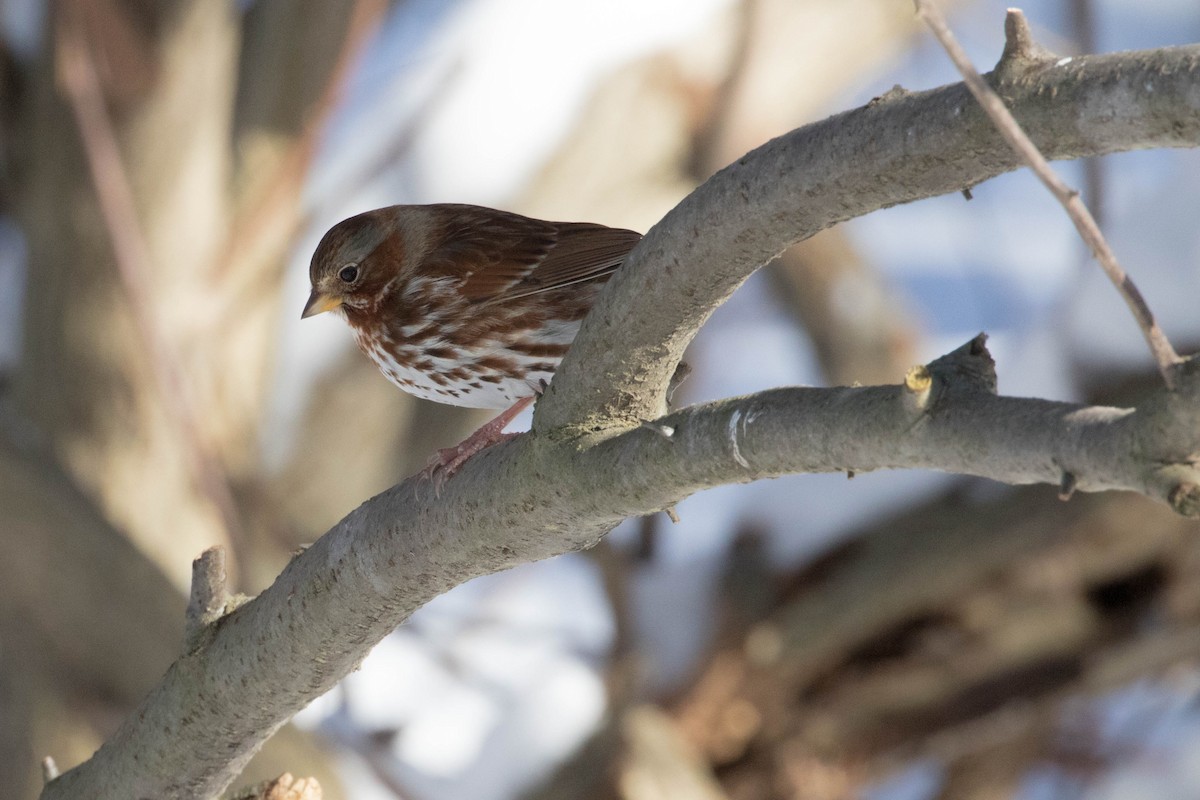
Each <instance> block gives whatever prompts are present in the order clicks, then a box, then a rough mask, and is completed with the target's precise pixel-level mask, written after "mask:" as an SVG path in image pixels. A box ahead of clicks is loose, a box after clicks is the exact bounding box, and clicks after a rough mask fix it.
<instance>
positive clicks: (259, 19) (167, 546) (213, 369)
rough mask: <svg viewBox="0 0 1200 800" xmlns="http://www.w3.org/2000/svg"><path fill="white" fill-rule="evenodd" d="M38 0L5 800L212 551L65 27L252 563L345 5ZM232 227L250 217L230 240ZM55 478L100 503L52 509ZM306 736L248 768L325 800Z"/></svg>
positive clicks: (11, 548) (7, 467) (20, 193)
mask: <svg viewBox="0 0 1200 800" xmlns="http://www.w3.org/2000/svg"><path fill="white" fill-rule="evenodd" d="M362 5H367V4H365V3H364V4H362ZM375 5H376V6H377V7H378V8H377V10H379V9H382V3H377V4H375ZM51 6H52V8H51V13H50V15H49V17H50V19H49V20H48V25H47V31H46V39H45V43H44V45H43V48H42V51H41V53H40V54H39V56H38V58H37V60H36V61H35V62H33V63H32V64H29V65H21V66H20V67H19V68H18V67H13V65H11V64H9V65H8V68H9V70H10V72H12V73H14V74H11V75H10V78H11V79H12V80H13V81H15V82H19V86H20V89H21V91H20V92H13V93H10V94H6V95H5V96H4V99H3V102H4V106H5V108H4V113H5V122H6V125H10V126H11V130H12V132H13V134H14V135H12V136H11V137H6V141H5V142H4V144H5V147H6V148H7V149H8V152H7V153H6V155H7V156H8V157H9V163H8V164H7V165H6V167H7V169H9V170H10V177H11V183H10V184H7V185H6V188H9V189H11V190H12V192H13V194H12V196H11V197H8V198H6V203H7V204H8V206H9V207H10V208H11V210H12V211H13V213H15V214H17V215H18V217H19V222H20V224H21V226H22V229H23V232H24V234H25V236H26V239H27V242H28V251H29V261H28V280H27V281H26V287H27V289H26V296H25V301H24V337H23V347H24V353H23V360H22V362H21V365H20V367H19V371H18V372H17V374H16V376H15V379H14V387H13V395H14V399H15V401H16V408H15V409H11V410H10V409H8V408H5V409H4V410H3V414H4V423H5V427H6V429H9V430H11V431H15V432H17V434H18V436H19V437H20V438H21V439H22V440H29V441H33V442H44V443H45V445H46V446H47V449H48V450H49V451H50V453H52V456H51V458H52V459H54V460H57V461H59V462H60V463H61V464H62V465H63V467H64V469H65V473H63V474H60V473H57V472H56V471H55V470H56V468H55V467H54V466H51V465H50V464H49V463H48V461H47V460H46V459H45V458H43V457H42V455H39V456H37V457H29V456H28V454H20V453H18V452H17V451H15V450H9V449H7V445H6V446H5V449H0V479H2V480H0V495H2V496H0V507H3V508H4V509H5V521H4V525H3V527H2V528H0V563H2V564H3V569H0V573H2V574H0V583H3V585H4V587H5V593H4V606H3V607H2V610H3V614H2V615H0V635H2V638H3V640H4V641H5V643H6V644H5V650H4V654H3V663H0V670H2V671H0V694H3V695H4V696H7V697H10V698H17V699H19V702H14V703H13V704H11V705H8V704H5V707H6V709H7V711H6V714H7V717H6V720H5V722H6V724H5V726H4V729H5V730H6V731H8V732H10V733H12V734H13V735H12V736H6V737H3V738H2V739H0V746H2V747H3V748H4V749H3V751H2V752H3V753H4V756H5V758H3V759H0V761H2V762H3V763H4V764H5V765H7V769H6V771H5V775H4V779H3V782H2V783H0V785H4V786H5V787H6V788H7V789H8V790H9V794H11V796H14V797H22V796H30V795H31V794H36V791H37V790H38V785H37V784H39V783H40V780H39V779H38V778H37V775H36V772H37V759H40V758H41V757H42V756H44V755H51V754H52V755H54V756H56V758H57V759H58V761H59V763H60V765H62V766H64V767H66V766H70V765H72V764H74V763H75V762H77V761H79V760H82V759H83V758H85V757H86V756H88V755H90V753H91V751H92V750H93V749H94V748H95V747H96V746H97V745H98V744H99V742H101V741H102V740H103V739H104V738H105V737H107V736H108V735H109V734H110V733H111V730H112V728H113V726H115V724H116V723H117V722H119V720H120V719H121V718H122V717H123V716H124V714H125V713H126V712H127V710H128V709H129V708H130V707H132V705H133V704H135V703H136V702H137V701H138V700H139V699H140V698H141V697H142V696H143V695H144V694H145V692H146V691H147V690H148V689H149V687H151V686H152V685H153V684H154V682H155V681H157V680H158V679H159V677H160V676H161V674H162V671H163V670H164V669H165V668H166V667H167V665H169V664H170V662H171V661H172V660H173V659H174V658H175V657H176V656H177V654H178V648H179V647H180V642H181V636H182V626H183V606H184V603H183V597H182V595H181V594H180V592H179V589H180V588H181V587H186V585H187V580H188V577H189V576H190V565H191V560H192V559H193V558H194V557H195V556H196V555H198V554H199V553H200V551H201V550H203V549H204V548H205V547H207V546H209V545H211V544H214V543H217V542H223V541H227V540H228V539H229V538H230V531H228V530H226V526H225V524H224V523H223V521H222V519H221V516H220V514H219V513H218V512H217V510H216V509H214V507H213V505H212V503H211V501H210V500H209V498H208V497H206V496H205V495H204V493H203V492H201V491H200V490H199V489H198V488H197V483H196V480H195V476H194V474H193V472H192V470H191V468H190V466H189V461H188V459H187V457H186V455H185V453H186V443H185V442H184V441H183V438H184V435H183V434H182V432H181V430H180V428H179V426H178V424H177V421H176V419H175V415H174V410H173V409H172V408H171V407H170V403H171V401H170V399H169V398H168V397H167V396H164V394H163V392H162V387H161V385H160V384H159V382H158V381H157V380H156V376H155V365H154V363H153V360H152V359H153V355H152V347H151V343H150V342H148V341H146V339H145V337H144V336H143V332H142V331H141V330H139V328H138V326H137V324H136V320H135V315H134V309H133V306H132V305H131V302H132V301H131V297H130V296H129V294H128V293H127V291H126V290H125V288H123V285H122V283H121V281H120V279H119V273H118V269H117V266H118V265H117V261H116V258H115V256H114V243H113V238H112V231H110V230H109V229H108V227H107V225H106V221H105V219H104V218H103V216H102V214H101V211H100V207H99V205H98V202H97V197H98V195H97V187H96V186H95V184H94V183H93V178H92V175H91V173H90V172H89V165H88V161H87V157H86V155H85V151H84V149H83V147H82V143H81V137H80V128H79V126H78V124H77V121H76V119H75V117H74V115H73V113H72V108H71V106H70V103H69V101H68V99H67V97H66V95H65V94H64V90H63V85H62V78H63V76H62V75H60V74H58V70H57V66H56V55H57V54H56V46H57V45H58V44H59V38H58V37H59V35H60V34H61V32H62V30H63V29H62V26H63V25H64V24H71V25H74V26H75V30H78V31H79V32H80V33H81V34H82V40H83V42H84V44H85V46H86V48H85V49H86V53H87V57H88V59H90V61H91V63H92V65H93V66H94V68H95V70H96V74H97V75H98V76H99V79H100V82H101V87H102V90H103V93H104V98H103V100H104V107H105V110H106V112H107V115H108V117H109V119H110V120H111V124H112V127H113V131H114V133H115V135H116V138H117V141H118V145H119V150H120V155H121V161H122V162H123V166H124V172H125V177H126V178H127V179H128V181H129V183H130V185H131V187H132V189H133V194H134V201H135V204H136V211H137V228H138V230H137V231H135V235H140V236H142V237H143V238H144V241H145V244H146V247H147V250H148V252H149V256H150V262H151V265H152V269H151V272H150V274H148V275H145V276H144V277H145V279H146V284H147V288H148V293H149V298H148V299H149V300H150V301H151V302H150V303H149V304H148V305H149V308H146V309H142V310H143V311H147V312H148V313H149V314H150V315H151V316H152V319H153V321H154V322H155V324H156V327H157V329H158V330H159V331H160V332H161V333H162V334H163V336H164V337H165V338H166V339H167V342H168V344H169V346H170V348H171V350H172V351H173V352H174V353H175V354H177V355H178V358H179V363H177V364H176V365H175V366H176V368H177V369H178V370H179V371H180V372H182V373H183V375H184V376H185V378H186V381H187V390H188V391H189V393H190V396H191V398H192V401H193V402H194V404H195V406H196V407H197V408H198V409H199V410H200V411H201V412H202V413H199V414H197V418H198V420H199V421H200V423H201V425H202V428H201V430H200V435H201V440H202V444H203V445H204V446H205V447H206V448H207V449H209V450H211V451H212V453H214V454H215V455H216V458H217V462H218V466H219V468H220V469H221V470H222V471H223V472H224V473H225V475H226V476H227V479H228V480H229V482H230V483H231V485H232V486H233V487H234V489H235V497H237V498H238V499H240V500H243V501H245V502H243V507H242V508H241V509H240V516H242V517H243V518H244V519H249V520H253V521H254V523H255V525H256V526H258V527H257V529H255V528H252V529H249V530H243V531H241V532H240V534H239V535H238V538H235V539H234V541H233V544H234V545H235V550H236V551H237V552H238V553H239V554H240V555H242V556H243V557H245V556H247V555H250V554H254V553H258V552H261V550H260V549H259V547H257V546H256V544H255V542H254V541H253V536H254V534H255V533H257V532H258V531H259V530H261V529H262V528H266V527H268V526H270V525H271V524H274V521H273V520H272V519H271V518H270V516H269V514H270V512H269V511H268V510H264V509H263V508H260V507H253V506H252V505H250V504H251V503H253V501H254V500H255V499H256V498H257V497H258V496H259V494H258V492H257V490H256V486H257V484H258V483H259V482H260V481H261V477H260V476H259V474H258V471H259V469H260V467H259V459H260V454H259V452H258V430H259V426H260V423H261V416H262V413H263V407H264V401H265V398H266V395H267V392H268V390H269V388H270V381H271V378H272V375H271V365H272V363H273V360H274V357H275V352H274V347H275V340H276V328H277V322H278V313H279V300H280V292H279V283H280V279H281V277H282V264H283V263H284V256H285V255H286V248H287V247H288V246H290V241H291V235H292V231H293V229H294V227H295V225H296V221H297V220H298V219H299V216H300V213H301V208H300V205H299V196H300V193H299V191H298V189H299V185H300V180H301V179H302V177H303V174H304V170H305V169H306V167H307V158H308V157H309V156H310V155H311V149H312V141H314V139H313V137H312V133H313V131H314V126H315V125H318V124H319V123H320V121H321V120H320V114H321V113H322V112H323V111H324V110H326V109H322V108H317V109H314V103H315V102H316V101H317V99H318V98H320V97H322V96H323V93H325V94H324V96H326V97H328V92H327V88H328V85H329V84H330V82H331V80H333V78H334V71H335V67H336V66H337V65H338V63H339V57H340V56H341V55H342V54H343V51H344V45H345V40H346V35H347V30H348V26H349V25H350V23H351V20H352V18H353V14H352V7H355V6H354V4H353V3H351V2H333V3H330V2H323V1H318V0H302V2H290V1H285V0H260V2H257V3H255V4H253V6H252V8H251V9H250V10H249V11H247V12H246V13H245V14H244V15H243V14H242V13H241V12H240V11H239V10H238V8H237V4H234V3H229V2H207V0H171V1H169V2H158V3H142V2H133V1H132V0H96V1H95V2H86V1H84V0H62V2H59V3H57V4H51ZM306 137H307V138H306ZM235 214H245V215H247V216H249V217H251V218H252V223H251V224H246V223H241V224H238V225H235V224H234V220H235V219H237V217H235ZM231 242H234V243H235V244H234V245H232V246H231ZM239 245H244V247H243V248H242V249H238V246H239ZM10 412H12V413H10ZM34 449H35V450H37V449H38V448H37V447H35V448H34ZM43 462H45V463H43ZM73 483H74V484H77V485H78V486H79V487H81V488H82V489H83V490H84V492H85V494H86V495H87V496H88V497H90V498H91V499H92V500H94V501H95V503H96V505H97V507H98V508H92V507H91V506H90V505H89V501H88V500H87V499H86V498H84V497H78V496H73V494H72V493H73V492H74V489H73V488H72V484H73ZM131 544H132V546H131ZM269 544H270V543H268V546H269ZM147 558H148V559H149V560H145V559H147ZM238 566H240V567H242V568H243V569H244V570H245V569H248V568H252V567H253V565H252V564H246V563H242V564H239V565H238ZM164 576H166V577H168V578H169V579H170V580H169V581H168V580H166V578H164ZM172 584H174V588H172ZM7 723H11V725H9V724H7ZM305 738H306V737H300V736H298V735H296V734H295V732H291V733H286V734H285V736H284V739H283V741H282V742H281V746H276V745H274V744H272V745H269V746H268V750H270V751H274V753H275V754H274V755H266V756H265V759H266V762H265V763H266V764H267V766H266V767H265V768H263V771H261V772H257V775H258V776H259V777H275V776H276V775H278V774H279V773H280V772H282V771H284V769H292V770H297V769H307V770H308V771H309V772H314V771H315V772H317V773H318V774H319V775H320V777H321V780H322V783H323V784H324V785H325V789H326V794H325V796H326V797H336V796H338V795H339V792H338V791H337V787H336V781H335V779H334V778H333V777H332V776H331V775H330V774H329V773H328V772H327V771H326V770H324V769H323V768H321V767H320V766H317V765H312V766H310V764H309V762H311V761H312V760H313V759H317V760H319V759H320V758H321V756H320V755H319V754H317V753H316V752H315V751H314V750H313V749H312V745H311V744H306V743H305V741H304V739H305ZM297 748H300V749H297ZM266 752H267V751H264V753H266ZM281 752H283V753H285V755H283V756H280V755H279V754H280V753H281ZM248 779H249V778H248Z"/></svg>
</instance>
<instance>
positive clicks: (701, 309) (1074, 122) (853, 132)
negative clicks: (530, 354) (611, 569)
mask: <svg viewBox="0 0 1200 800" xmlns="http://www.w3.org/2000/svg"><path fill="white" fill-rule="evenodd" d="M992 79H993V84H994V85H995V87H996V89H997V91H999V92H1000V94H1001V96H1003V97H1004V99H1005V101H1006V102H1007V103H1008V107H1009V109H1010V110H1011V111H1012V113H1013V115H1014V116H1015V117H1016V119H1017V121H1018V122H1020V123H1021V125H1022V126H1023V127H1024V128H1025V130H1026V131H1028V132H1029V134H1030V136H1031V138H1032V139H1033V141H1034V143H1035V144H1036V145H1037V146H1038V148H1039V149H1040V150H1041V152H1042V153H1043V154H1045V155H1046V157H1047V158H1051V159H1064V158H1080V157H1083V156H1094V155H1102V154H1105V153H1111V152H1115V151H1117V150H1133V149H1140V148H1150V147H1189V146H1195V145H1196V144H1197V143H1200V46H1197V45H1191V46H1187V47H1178V48H1168V49H1162V50H1154V51H1139V52H1128V53H1116V54H1113V55H1102V56H1083V57H1078V58H1074V59H1072V60H1071V61H1070V62H1068V63H1063V64H1060V63H1058V62H1051V63H1043V62H1037V61H1034V62H1030V61H1029V60H1027V59H1020V58H1017V57H1016V54H1014V53H1011V52H1010V53H1006V54H1005V58H1004V59H1002V60H1001V62H1000V63H999V64H998V65H997V69H996V72H995V73H994V74H993V76H992ZM1020 163H1021V162H1020V159H1019V157H1018V156H1017V155H1016V154H1015V153H1014V152H1013V150H1012V149H1011V148H1010V147H1009V146H1008V145H1007V144H1006V143H1005V142H1004V141H1003V139H1002V138H1001V136H1000V134H999V133H998V132H997V131H996V129H995V127H994V125H993V124H992V122H991V120H989V119H988V117H987V115H986V114H985V113H984V112H983V111H982V109H980V107H979V104H978V103H977V102H975V100H974V98H972V97H971V95H970V92H969V91H968V90H967V88H966V87H965V86H964V85H963V84H961V83H958V84H953V85H951V86H944V87H942V88H940V89H934V90H931V91H927V92H915V93H909V92H905V91H898V90H894V91H892V92H889V93H888V94H887V95H885V96H884V97H882V98H878V99H877V100H876V101H875V102H872V103H870V104H868V105H867V106H865V107H863V108H858V109H854V110H853V111H848V112H845V113H843V114H839V115H837V116H834V117H830V118H829V119H826V120H822V121H821V122H816V123H813V124H811V125H807V126H805V127H803V128H799V129H797V130H795V131H792V132H791V133H788V134H785V135H784V136H781V137H779V138H777V139H774V140H772V141H770V142H768V143H767V144H765V145H763V146H762V147H760V148H758V149H757V150H754V151H753V152H751V153H749V154H747V155H746V156H745V157H743V158H741V159H739V160H738V161H737V162H736V163H734V164H731V165H730V166H728V167H726V168H725V169H723V170H721V171H720V172H718V173H717V174H716V175H714V176H713V177H712V178H710V179H709V180H708V181H707V182H706V183H705V184H704V186H703V187H701V188H700V189H699V190H697V191H696V192H694V193H693V194H692V195H690V196H689V197H688V198H686V199H685V200H684V201H683V202H682V203H680V204H679V205H678V206H677V207H676V208H675V209H673V210H672V211H671V213H669V214H667V216H666V217H665V218H663V220H662V221H661V222H660V223H658V224H657V225H655V226H654V228H653V229H651V231H650V232H649V233H647V235H646V238H645V239H644V240H643V241H642V242H641V244H640V245H639V246H638V247H637V249H636V250H635V251H634V253H633V254H632V255H631V256H630V259H629V262H628V265H627V266H628V268H627V269H623V270H622V271H621V272H620V273H619V274H618V275H616V276H615V277H614V278H613V280H612V281H611V285H610V286H609V288H608V290H607V291H605V292H604V294H603V296H602V297H601V298H600V300H599V301H598V302H597V304H596V306H595V308H593V309H592V312H591V313H590V314H589V315H588V318H587V320H586V321H585V323H584V326H583V332H582V333H581V334H580V336H579V339H578V340H577V341H576V343H575V345H574V346H573V347H572V348H571V351H570V353H569V354H568V355H567V358H566V359H565V360H564V361H563V363H562V365H561V366H560V367H559V370H558V378H556V380H555V381H553V383H552V384H551V386H550V388H549V390H548V391H547V393H546V395H545V397H544V398H543V399H542V401H541V402H539V403H538V410H537V414H536V415H535V417H534V425H535V429H536V430H538V431H540V432H546V431H550V430H554V429H558V428H562V429H574V430H575V431H578V432H590V431H594V430H600V429H612V430H619V429H620V428H621V427H622V426H624V425H628V424H636V421H637V420H644V419H652V418H654V417H656V416H658V415H659V413H661V406H662V397H663V394H664V392H665V390H666V386H667V381H668V379H669V378H670V377H671V372H672V370H673V369H674V365H675V364H676V363H677V362H678V361H679V359H680V357H681V356H682V354H683V350H684V348H685V347H686V346H687V344H688V342H690V341H691V339H692V337H693V336H694V335H695V333H696V331H697V330H699V328H700V325H701V324H703V322H704V321H705V320H706V319H707V318H708V315H709V314H710V313H711V312H712V310H713V309H714V308H716V307H717V306H718V305H720V304H721V302H722V301H723V300H724V299H725V298H727V297H728V296H729V295H730V294H732V292H733V291H734V290H735V289H736V288H737V287H738V286H740V285H741V284H742V282H743V281H745V280H746V278H747V277H749V275H750V274H751V273H753V272H754V270H755V269H757V268H758V267H759V266H761V265H762V264H764V263H766V262H767V261H769V260H770V259H771V258H774V257H775V256H776V255H778V254H779V253H780V252H781V251H783V250H784V249H785V248H786V247H788V246H790V245H792V244H794V243H796V242H798V241H800V240H802V239H806V238H808V237H809V236H812V235H813V234H814V233H816V232H817V231H820V230H823V229H825V228H828V227H829V226H831V225H833V224H835V223H837V222H841V221H843V220H847V219H850V218H852V217H857V216H861V215H863V214H866V213H868V212H870V211H874V210H877V209H880V208H886V207H888V206H892V205H897V204H899V203H906V202H911V201H913V200H918V199H921V198H925V197H932V196H935V195H940V194H946V193H949V192H957V191H961V190H962V189H964V188H969V187H971V186H974V185H975V184H978V183H980V182H982V181H985V180H987V179H988V178H992V177H995V176H996V175H999V174H1001V173H1004V172H1008V171H1010V170H1013V169H1015V168H1017V167H1018V166H1019V165H1020ZM568 387H569V391H568Z"/></svg>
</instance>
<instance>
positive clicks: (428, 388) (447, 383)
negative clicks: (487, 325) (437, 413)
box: [352, 329, 574, 408]
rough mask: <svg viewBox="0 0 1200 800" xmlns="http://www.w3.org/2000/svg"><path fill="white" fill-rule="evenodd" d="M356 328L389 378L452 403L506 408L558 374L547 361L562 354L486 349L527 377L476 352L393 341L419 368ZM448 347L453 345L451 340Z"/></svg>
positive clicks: (552, 361) (419, 393) (360, 343)
mask: <svg viewBox="0 0 1200 800" xmlns="http://www.w3.org/2000/svg"><path fill="white" fill-rule="evenodd" d="M352 330H354V334H355V336H354V338H355V340H356V341H357V342H358V346H359V348H360V349H361V350H362V351H363V352H364V353H366V354H367V355H368V356H370V358H371V360H372V361H374V362H375V364H376V366H378V367H379V370H380V372H382V373H383V374H384V375H385V376H386V377H387V379H388V380H390V381H391V382H392V383H394V384H396V386H398V387H400V388H401V389H403V390H404V391H406V392H408V393H409V394H411V395H413V396H414V397H420V398H421V399H423V400H432V401H434V402H436V403H446V404H448V405H452V406H465V407H467V408H508V407H509V406H511V405H512V404H513V403H515V402H516V401H517V400H520V399H521V398H523V397H532V396H533V395H534V394H537V392H539V391H540V390H541V387H542V386H543V384H546V383H549V382H550V378H551V377H552V376H553V375H554V371H553V369H544V367H546V366H555V367H556V366H557V365H558V359H547V358H532V357H529V356H526V355H522V354H519V353H514V352H512V351H510V350H504V349H500V348H497V349H494V350H491V351H485V352H488V353H489V354H491V355H496V354H500V355H502V356H503V357H504V358H505V359H507V360H509V361H512V362H514V363H515V364H517V366H518V371H519V372H523V373H526V374H525V375H524V378H523V379H517V378H514V377H511V376H510V375H508V374H507V371H506V372H498V371H496V370H494V369H484V368H482V367H480V365H479V364H478V363H477V356H478V354H469V353H466V352H465V351H461V350H457V349H455V350H454V355H455V357H454V358H435V357H431V356H428V355H425V353H424V351H423V350H422V349H420V348H416V347H413V346H412V345H407V344H400V345H390V348H394V349H395V350H396V351H397V352H398V353H399V354H400V355H401V357H402V358H403V360H404V361H406V362H408V364H409V365H420V366H421V367H422V368H420V369H418V368H416V367H415V366H406V365H404V364H401V363H399V362H398V361H397V360H396V359H395V358H393V357H392V355H391V353H390V352H388V350H385V349H383V348H381V347H378V346H377V345H375V344H374V343H373V342H366V341H364V338H363V337H362V336H360V335H359V333H358V330H357V329H352ZM571 338H574V337H573V335H572V337H571ZM567 341H570V339H567ZM446 347H447V348H450V346H449V345H447V346H446ZM450 349H453V348H450ZM422 362H423V363H422ZM427 367H431V368H427Z"/></svg>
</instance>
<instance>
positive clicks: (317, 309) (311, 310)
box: [300, 289, 342, 319]
mask: <svg viewBox="0 0 1200 800" xmlns="http://www.w3.org/2000/svg"><path fill="white" fill-rule="evenodd" d="M341 304H342V301H341V298H338V297H330V296H329V295H325V294H321V292H320V290H319V289H313V290H312V294H310V295H309V296H308V302H307V303H305V304H304V313H303V314H301V315H300V319H307V318H308V317H312V316H315V315H317V314H324V313H325V312H326V311H333V310H334V309H335V308H337V307H338V306H340V305H341Z"/></svg>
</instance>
